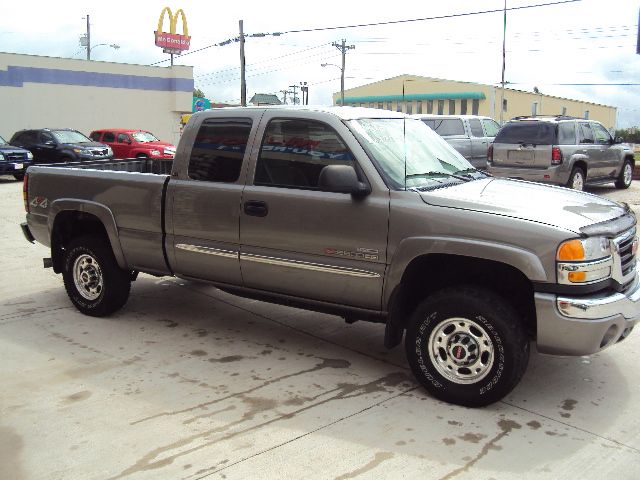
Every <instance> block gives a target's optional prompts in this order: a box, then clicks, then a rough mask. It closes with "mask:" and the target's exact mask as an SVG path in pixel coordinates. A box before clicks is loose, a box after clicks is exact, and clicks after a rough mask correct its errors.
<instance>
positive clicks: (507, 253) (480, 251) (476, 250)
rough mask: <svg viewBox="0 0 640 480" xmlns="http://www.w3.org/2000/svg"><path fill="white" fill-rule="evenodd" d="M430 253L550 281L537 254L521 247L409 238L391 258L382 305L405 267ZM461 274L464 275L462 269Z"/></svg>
mask: <svg viewBox="0 0 640 480" xmlns="http://www.w3.org/2000/svg"><path fill="white" fill-rule="evenodd" d="M430 254H441V255H456V256H461V257H469V258H470V259H484V260H490V261H494V262H500V263H503V264H506V265H510V266H511V267H514V268H516V269H517V270H519V271H521V272H522V273H523V274H524V275H525V276H526V277H527V278H528V279H529V280H530V281H532V282H547V281H549V278H548V275H547V273H546V272H545V269H544V267H543V265H542V262H541V261H540V259H539V258H538V257H537V255H536V254H535V253H534V252H532V251H529V250H525V249H523V248H521V247H516V246H513V245H507V244H504V243H497V242H490V241H486V240H477V239H468V238H467V239H465V238H459V237H444V236H428V237H410V238H406V239H404V240H402V241H401V242H400V244H399V245H398V247H397V248H396V250H395V251H394V252H393V256H392V257H391V264H390V265H389V270H388V272H389V273H388V275H387V281H386V282H385V288H384V305H389V301H390V298H391V294H392V293H393V290H394V289H395V288H396V287H397V286H398V285H399V284H400V282H401V281H402V276H403V274H404V272H405V270H406V269H407V266H408V265H409V264H410V263H411V262H412V261H413V260H414V259H416V258H418V257H423V256H425V255H430ZM438 274H439V272H425V275H438ZM460 274H461V275H464V272H460Z"/></svg>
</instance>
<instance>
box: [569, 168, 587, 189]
mask: <svg viewBox="0 0 640 480" xmlns="http://www.w3.org/2000/svg"><path fill="white" fill-rule="evenodd" d="M571 188H572V189H574V190H579V191H582V190H584V177H583V176H582V172H580V171H577V172H576V173H575V175H574V176H573V180H572V182H571Z"/></svg>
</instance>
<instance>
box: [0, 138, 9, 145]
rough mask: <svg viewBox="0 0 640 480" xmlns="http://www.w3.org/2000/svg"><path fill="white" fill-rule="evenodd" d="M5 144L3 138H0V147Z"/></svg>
mask: <svg viewBox="0 0 640 480" xmlns="http://www.w3.org/2000/svg"><path fill="white" fill-rule="evenodd" d="M6 144H7V141H6V140H5V139H4V138H2V137H0V145H6Z"/></svg>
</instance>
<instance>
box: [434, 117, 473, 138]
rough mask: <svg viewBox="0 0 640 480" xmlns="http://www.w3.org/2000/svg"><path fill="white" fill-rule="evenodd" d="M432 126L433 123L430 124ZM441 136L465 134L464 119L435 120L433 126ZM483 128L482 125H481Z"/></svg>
mask: <svg viewBox="0 0 640 480" xmlns="http://www.w3.org/2000/svg"><path fill="white" fill-rule="evenodd" d="M429 126H430V127H431V125H429ZM431 128H432V129H433V130H435V132H436V133H437V134H438V135H440V136H441V137H450V136H454V135H465V133H464V125H463V124H462V120H460V119H458V118H443V119H437V120H435V121H434V125H433V127H431ZM480 130H482V127H480Z"/></svg>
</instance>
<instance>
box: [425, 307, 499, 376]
mask: <svg viewBox="0 0 640 480" xmlns="http://www.w3.org/2000/svg"><path fill="white" fill-rule="evenodd" d="M427 348H428V351H429V357H430V359H431V363H433V365H434V366H435V368H436V370H437V371H438V373H439V374H440V375H442V376H443V377H445V378H446V379H447V380H450V381H452V382H454V383H458V384H468V383H475V382H478V381H480V380H482V379H483V378H484V377H486V376H487V374H488V373H489V371H490V370H491V367H492V366H493V361H494V357H495V353H494V348H493V342H492V341H491V339H490V338H489V335H488V334H487V332H486V330H485V329H484V327H482V326H480V325H479V324H478V323H476V322H475V321H473V320H469V319H467V318H448V319H446V320H443V321H441V322H440V323H439V324H438V325H436V327H435V328H434V329H433V331H432V332H431V335H430V336H429V343H428V345H427Z"/></svg>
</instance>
